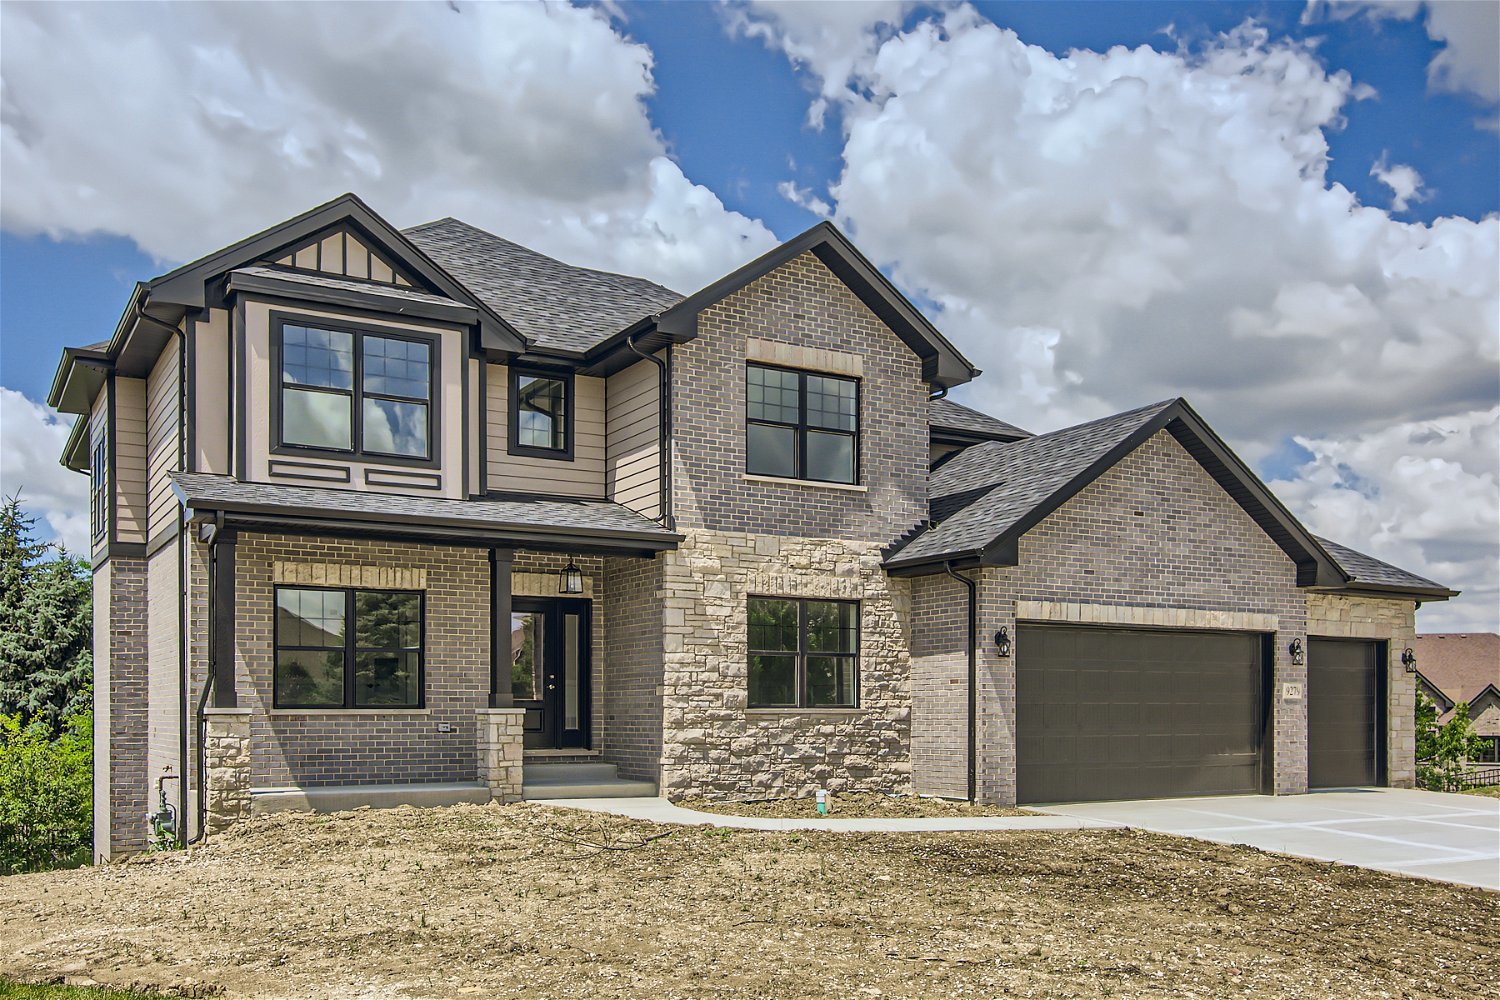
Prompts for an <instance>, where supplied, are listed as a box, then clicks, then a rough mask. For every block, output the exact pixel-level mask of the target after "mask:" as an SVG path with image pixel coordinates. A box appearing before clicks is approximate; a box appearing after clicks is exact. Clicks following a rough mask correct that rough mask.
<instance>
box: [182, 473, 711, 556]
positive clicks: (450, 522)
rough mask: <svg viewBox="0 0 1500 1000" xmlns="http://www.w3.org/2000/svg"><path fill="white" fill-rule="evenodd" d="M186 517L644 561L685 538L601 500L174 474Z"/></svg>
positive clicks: (294, 530) (287, 530) (265, 528)
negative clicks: (455, 495) (451, 494)
mask: <svg viewBox="0 0 1500 1000" xmlns="http://www.w3.org/2000/svg"><path fill="white" fill-rule="evenodd" d="M171 478H172V489H173V491H174V492H175V493H176V494H177V498H178V501H179V502H180V503H181V504H182V505H183V507H184V508H185V509H186V510H187V512H188V517H189V518H190V519H191V518H194V517H201V516H202V515H205V514H209V515H217V514H220V513H222V514H223V515H224V520H225V523H226V524H228V525H230V526H233V527H239V528H242V529H250V530H257V531H273V532H282V533H288V534H355V535H367V536H376V537H384V538H394V539H406V540H412V541H424V542H432V543H438V544H445V545H472V546H484V547H490V546H500V547H515V548H531V549H548V550H557V551H568V552H580V553H583V552H591V553H602V554H614V555H649V554H652V553H655V552H660V551H662V550H664V549H671V548H676V546H677V543H678V542H679V541H680V540H681V539H682V536H681V535H679V534H676V533H675V532H672V531H668V530H667V529H666V528H664V527H662V526H661V525H660V524H658V523H656V522H655V521H652V520H651V519H650V518H647V517H645V516H644V515H641V514H637V513H636V512H635V511H633V510H631V509H629V508H628V507H624V506H621V505H620V504H617V503H613V502H611V501H608V500H565V499H559V498H555V497H533V496H514V495H511V496H507V497H505V498H503V499H500V498H484V499H477V500H450V499H446V498H441V497H418V496H405V495H401V494H393V493H361V492H358V491H355V490H336V489H327V488H323V487H317V486H287V485H282V484H279V483H247V482H241V481H239V480H237V479H234V478H233V477H231V476H221V475H214V474H211V473H204V472H174V473H171Z"/></svg>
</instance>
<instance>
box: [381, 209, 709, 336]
mask: <svg viewBox="0 0 1500 1000" xmlns="http://www.w3.org/2000/svg"><path fill="white" fill-rule="evenodd" d="M404 233H405V235H406V236H407V238H408V239H410V240H411V241H412V242H413V243H415V244H416V245H417V246H419V247H421V248H422V249H423V250H424V251H426V252H427V254H428V255H429V256H430V257H432V259H433V260H435V261H437V262H438V263H439V264H441V265H442V266H443V267H444V268H445V269H446V270H447V271H448V272H449V273H450V274H452V275H453V276H454V277H456V278H458V280H459V281H461V282H463V283H464V285H465V286H466V287H468V289H469V290H470V291H471V292H473V293H474V294H475V295H477V296H478V297H479V298H480V299H482V300H483V301H484V302H485V304H486V305H488V306H489V307H490V308H491V309H493V310H494V311H495V312H497V313H499V314H500V315H502V316H504V317H505V318H506V319H507V320H509V321H510V322H511V324H512V325H513V326H515V328H516V329H517V330H519V331H520V332H521V334H522V335H523V336H525V337H526V339H527V340H529V341H531V342H532V346H533V347H538V348H542V349H544V350H554V351H564V352H571V353H577V354H582V353H584V352H585V351H587V350H588V349H589V348H591V347H595V346H596V345H598V344H600V343H601V342H603V341H604V340H607V339H608V338H609V337H611V336H612V335H614V334H616V333H619V332H620V331H621V330H623V329H625V328H626V327H627V326H630V325H631V324H632V323H635V322H636V321H638V320H640V319H641V318H642V317H645V316H649V315H652V314H654V313H659V312H661V311H662V310H664V309H666V308H667V307H668V306H672V305H675V304H676V303H678V302H681V301H682V298H683V297H682V295H681V294H680V293H678V292H674V291H672V290H671V289H670V288H665V287H663V286H661V285H658V284H656V283H655V282H654V281H647V280H646V279H645V278H634V277H631V276H629V275H624V274H611V273H610V272H608V271H595V270H593V269H591V268H587V267H575V266H574V265H572V264H565V263H563V262H562V261H560V260H555V259H553V258H551V257H548V256H547V255H546V254H541V253H537V252H536V251H535V250H531V249H528V248H527V247H523V246H521V245H520V244H519V243H512V242H511V241H510V240H507V239H504V238H503V237H500V236H496V235H494V234H493V233H487V232H485V231H484V230H483V229H479V228H477V227H475V226H471V225H469V224H468V223H466V222H460V221H459V220H458V219H451V218H449V219H439V220H437V221H436V222H427V223H423V224H422V225H420V226H413V227H412V228H410V229H407V230H404Z"/></svg>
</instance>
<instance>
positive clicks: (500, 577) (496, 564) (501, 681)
mask: <svg viewBox="0 0 1500 1000" xmlns="http://www.w3.org/2000/svg"><path fill="white" fill-rule="evenodd" d="M489 556H490V560H489V561H490V700H489V705H490V708H509V707H511V705H512V704H513V703H514V699H513V697H512V693H511V689H510V671H511V665H512V663H513V662H514V659H515V651H514V650H512V649H511V630H510V614H511V612H510V609H511V591H512V586H511V564H512V559H513V556H514V553H513V552H512V551H511V550H510V549H501V548H491V549H490V550H489Z"/></svg>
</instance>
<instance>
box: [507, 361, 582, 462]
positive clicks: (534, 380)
mask: <svg viewBox="0 0 1500 1000" xmlns="http://www.w3.org/2000/svg"><path fill="white" fill-rule="evenodd" d="M510 453H511V454H512V455H532V456H534V457H537V458H560V459H566V460H571V459H572V458H573V377H572V376H571V375H568V374H562V373H558V372H546V371H528V370H527V369H524V368H514V367H513V368H511V370H510Z"/></svg>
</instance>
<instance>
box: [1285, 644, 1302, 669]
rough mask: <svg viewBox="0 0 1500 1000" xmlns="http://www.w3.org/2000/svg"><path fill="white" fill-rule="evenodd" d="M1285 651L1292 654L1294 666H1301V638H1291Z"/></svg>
mask: <svg viewBox="0 0 1500 1000" xmlns="http://www.w3.org/2000/svg"><path fill="white" fill-rule="evenodd" d="M1286 651H1287V652H1288V653H1291V654H1292V666H1294V667H1300V666H1302V640H1301V639H1293V640H1292V644H1291V645H1290V646H1288V647H1287V648H1286Z"/></svg>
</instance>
